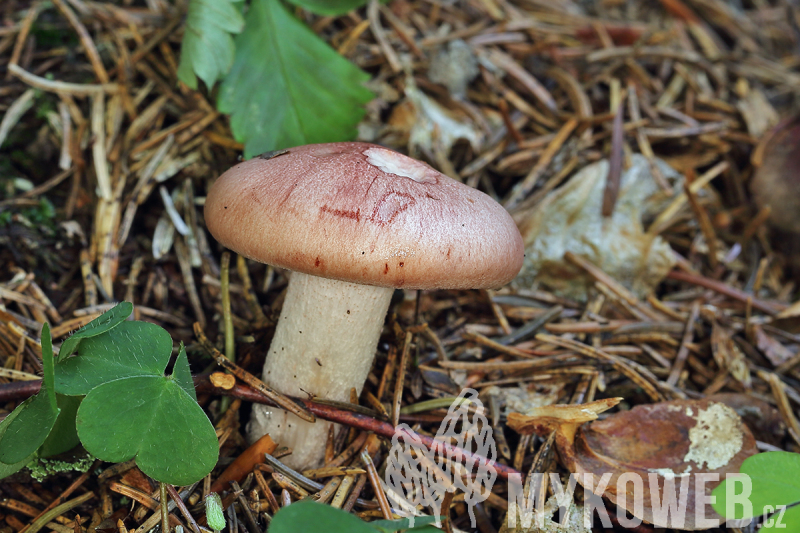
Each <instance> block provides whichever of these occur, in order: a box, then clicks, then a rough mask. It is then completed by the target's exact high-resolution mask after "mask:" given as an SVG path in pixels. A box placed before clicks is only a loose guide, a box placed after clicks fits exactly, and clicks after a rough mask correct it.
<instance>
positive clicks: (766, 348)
mask: <svg viewBox="0 0 800 533" xmlns="http://www.w3.org/2000/svg"><path fill="white" fill-rule="evenodd" d="M753 330H754V332H755V336H756V346H757V347H758V349H759V350H761V353H763V354H764V357H766V358H767V359H769V362H770V363H772V365H773V366H780V365H781V364H783V363H785V362H786V361H788V360H789V359H791V358H792V357H794V354H793V353H792V352H791V351H790V350H789V348H787V347H786V346H784V345H783V344H781V343H780V342H778V341H777V340H775V338H774V337H771V336H770V335H767V334H766V333H764V330H763V329H762V328H761V327H760V326H754V327H753Z"/></svg>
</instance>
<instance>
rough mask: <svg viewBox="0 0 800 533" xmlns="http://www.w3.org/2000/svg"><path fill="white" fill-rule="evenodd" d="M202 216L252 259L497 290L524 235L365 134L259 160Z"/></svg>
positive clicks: (513, 267) (391, 282)
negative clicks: (368, 140)
mask: <svg viewBox="0 0 800 533" xmlns="http://www.w3.org/2000/svg"><path fill="white" fill-rule="evenodd" d="M205 219H206V225H207V227H208V229H209V231H211V233H212V235H214V237H215V238H216V239H217V240H218V241H219V242H221V243H222V244H224V245H225V246H227V247H228V248H230V249H232V250H234V251H236V252H238V253H240V254H242V255H244V256H246V257H249V258H251V259H254V260H256V261H260V262H262V263H268V264H271V265H274V266H277V267H282V268H287V269H290V270H296V271H300V272H304V273H307V274H311V275H318V276H323V277H327V278H332V279H339V280H343V281H350V282H353V283H361V284H364V285H377V286H381V287H404V288H409V289H432V288H492V287H499V286H501V285H503V284H505V283H507V282H509V281H510V280H511V279H513V278H514V276H516V274H517V272H519V269H520V267H521V266H522V257H523V244H522V238H521V237H520V235H519V232H518V231H517V228H516V226H515V224H514V222H513V221H512V219H511V217H510V216H509V215H508V213H507V212H506V211H505V209H503V207H502V206H500V205H499V204H498V203H496V202H495V201H494V200H492V199H491V198H489V197H488V196H487V195H485V194H483V193H481V192H480V191H477V190H475V189H473V188H471V187H468V186H466V185H464V184H462V183H459V182H457V181H455V180H453V179H451V178H449V177H447V176H445V175H444V174H441V173H439V172H438V171H436V170H434V169H433V168H431V167H430V166H428V165H426V164H425V163H422V162H419V161H416V160H414V159H411V158H410V157H407V156H404V155H402V154H400V153H397V152H394V151H392V150H389V149H387V148H383V147H380V146H376V145H371V144H366V143H333V144H316V145H307V146H300V147H297V148H291V149H289V150H288V151H286V152H284V153H279V155H276V156H274V157H271V158H254V159H251V160H249V161H246V162H244V163H240V164H238V165H236V166H235V167H233V168H231V169H230V170H228V171H227V172H225V173H224V174H223V175H222V176H220V178H219V179H218V180H217V181H216V182H215V183H214V185H213V186H212V187H211V190H210V191H209V193H208V196H207V198H206V205H205Z"/></svg>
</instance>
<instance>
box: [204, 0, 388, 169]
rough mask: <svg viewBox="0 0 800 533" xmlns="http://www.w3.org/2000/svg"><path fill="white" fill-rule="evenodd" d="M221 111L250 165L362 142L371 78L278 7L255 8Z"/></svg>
mask: <svg viewBox="0 0 800 533" xmlns="http://www.w3.org/2000/svg"><path fill="white" fill-rule="evenodd" d="M235 42H236V54H235V59H234V63H233V67H232V68H231V70H230V72H229V74H228V75H227V76H226V77H225V79H224V80H223V82H222V86H221V87H220V93H219V100H218V102H217V107H218V108H219V110H220V111H222V112H223V113H229V114H230V115H231V129H232V131H233V134H234V137H236V139H237V140H238V141H240V142H244V143H245V151H244V155H245V158H250V157H253V156H255V155H258V154H260V153H263V152H266V151H269V150H278V149H281V148H287V147H291V146H298V145H302V144H310V143H323V142H333V141H345V140H349V139H352V138H354V137H355V136H356V133H357V130H356V125H357V124H358V122H359V120H361V118H362V117H363V116H364V108H363V106H364V104H366V103H367V102H369V100H371V99H372V93H371V92H370V91H369V90H367V89H366V88H365V87H363V86H362V85H361V84H362V83H363V82H365V81H367V79H369V76H368V75H367V74H366V73H364V72H362V71H361V70H360V69H359V68H358V67H356V66H355V65H353V64H352V63H350V62H349V61H347V60H346V59H344V58H343V57H342V56H340V55H339V54H337V53H336V52H335V51H334V50H333V49H332V48H331V47H330V46H328V45H327V44H326V43H325V42H324V41H322V40H321V39H320V38H319V37H318V36H317V35H316V34H315V33H314V32H313V31H311V30H310V29H309V28H308V27H306V26H305V25H304V24H303V23H302V22H300V21H299V20H297V19H296V18H294V17H293V16H292V15H291V14H290V13H289V12H288V11H287V9H286V8H285V7H284V6H283V4H282V3H281V2H279V1H277V0H254V1H253V2H252V3H251V4H250V10H249V11H248V13H247V17H246V23H245V28H244V31H243V32H242V33H240V34H239V35H238V36H237V37H236V39H235Z"/></svg>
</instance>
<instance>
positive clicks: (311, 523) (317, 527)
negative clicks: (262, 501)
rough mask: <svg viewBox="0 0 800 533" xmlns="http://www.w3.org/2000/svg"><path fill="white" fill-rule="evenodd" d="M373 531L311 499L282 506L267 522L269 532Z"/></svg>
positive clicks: (334, 532) (357, 520) (357, 532)
mask: <svg viewBox="0 0 800 533" xmlns="http://www.w3.org/2000/svg"><path fill="white" fill-rule="evenodd" d="M298 531H307V532H309V533H310V532H317V531H319V532H324V533H375V529H373V528H371V527H370V526H369V524H367V523H366V522H364V521H363V520H361V519H360V518H358V517H357V516H354V515H352V514H350V513H348V512H346V511H342V510H341V509H336V508H335V507H331V506H330V505H324V504H321V503H317V502H314V501H311V500H302V501H299V502H297V503H293V504H292V505H289V506H288V507H284V508H283V509H281V510H280V511H278V512H277V513H276V514H275V517H274V518H273V519H272V521H271V522H270V524H269V533H297V532H298Z"/></svg>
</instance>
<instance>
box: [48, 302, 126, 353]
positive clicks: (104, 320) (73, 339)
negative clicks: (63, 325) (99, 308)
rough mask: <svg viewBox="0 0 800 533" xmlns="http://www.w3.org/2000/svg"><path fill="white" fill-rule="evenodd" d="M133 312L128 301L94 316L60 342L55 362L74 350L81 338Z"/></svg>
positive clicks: (118, 322)
mask: <svg viewBox="0 0 800 533" xmlns="http://www.w3.org/2000/svg"><path fill="white" fill-rule="evenodd" d="M132 312H133V304H132V303H130V302H120V303H119V304H117V305H115V306H114V307H112V308H111V309H109V310H108V311H106V312H105V313H103V314H102V315H100V316H99V317H97V318H95V319H94V320H92V321H91V322H89V323H88V324H86V325H85V326H83V327H82V328H81V329H79V330H78V331H76V332H75V333H73V334H72V335H71V336H70V337H69V338H68V339H67V340H65V341H64V342H63V343H61V349H60V350H59V351H58V358H57V359H56V363H60V362H61V361H63V360H64V359H66V358H67V357H68V356H69V355H72V353H74V352H75V350H76V349H77V348H78V345H79V344H80V342H81V341H82V340H83V339H88V338H89V337H95V336H97V335H100V334H101V333H105V332H106V331H108V330H110V329H112V328H114V327H116V326H118V325H119V324H120V323H122V322H123V321H124V320H125V319H126V318H128V317H129V316H130V314H131V313H132Z"/></svg>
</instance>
